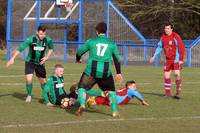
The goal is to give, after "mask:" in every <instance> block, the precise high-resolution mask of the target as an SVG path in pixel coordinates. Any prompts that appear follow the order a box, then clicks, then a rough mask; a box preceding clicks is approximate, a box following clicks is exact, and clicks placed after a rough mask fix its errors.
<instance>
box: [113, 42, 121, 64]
mask: <svg viewBox="0 0 200 133" xmlns="http://www.w3.org/2000/svg"><path fill="white" fill-rule="evenodd" d="M113 56H114V57H115V58H116V59H117V61H118V62H120V55H119V51H118V49H117V46H116V45H115V46H114V49H113Z"/></svg>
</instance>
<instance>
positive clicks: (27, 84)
mask: <svg viewBox="0 0 200 133" xmlns="http://www.w3.org/2000/svg"><path fill="white" fill-rule="evenodd" d="M32 89H33V84H32V83H26V91H27V95H28V96H32Z"/></svg>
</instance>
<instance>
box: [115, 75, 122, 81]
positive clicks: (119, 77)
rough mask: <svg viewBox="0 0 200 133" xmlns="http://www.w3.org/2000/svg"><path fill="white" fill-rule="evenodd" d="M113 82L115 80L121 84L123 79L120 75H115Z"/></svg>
mask: <svg viewBox="0 0 200 133" xmlns="http://www.w3.org/2000/svg"><path fill="white" fill-rule="evenodd" d="M115 80H116V81H117V82H120V83H122V82H123V77H122V75H121V74H117V75H116V76H115Z"/></svg>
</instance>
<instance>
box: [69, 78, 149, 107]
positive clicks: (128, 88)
mask: <svg viewBox="0 0 200 133" xmlns="http://www.w3.org/2000/svg"><path fill="white" fill-rule="evenodd" d="M77 88H78V87H77V85H76V84H75V85H73V86H72V87H71V88H70V94H69V96H70V98H73V99H77V97H78V96H77ZM116 92H117V104H118V105H124V104H128V103H129V102H130V101H131V100H132V99H133V98H134V97H135V98H137V99H138V100H139V101H140V102H141V103H142V105H147V106H148V105H149V104H148V103H147V102H146V101H145V100H144V98H143V96H142V95H141V94H140V93H139V92H138V91H137V87H136V84H135V81H134V80H131V81H127V82H126V84H125V87H124V88H123V89H118V90H117V91H116ZM73 101H75V100H73ZM86 101H87V104H88V105H110V100H109V97H108V95H107V94H104V92H103V91H101V90H96V89H93V90H90V91H88V92H87V94H86Z"/></svg>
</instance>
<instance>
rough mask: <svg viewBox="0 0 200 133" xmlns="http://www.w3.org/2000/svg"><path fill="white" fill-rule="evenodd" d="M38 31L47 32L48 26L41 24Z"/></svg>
mask: <svg viewBox="0 0 200 133" xmlns="http://www.w3.org/2000/svg"><path fill="white" fill-rule="evenodd" d="M38 31H43V32H45V31H46V27H45V26H44V25H40V26H39V27H38Z"/></svg>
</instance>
